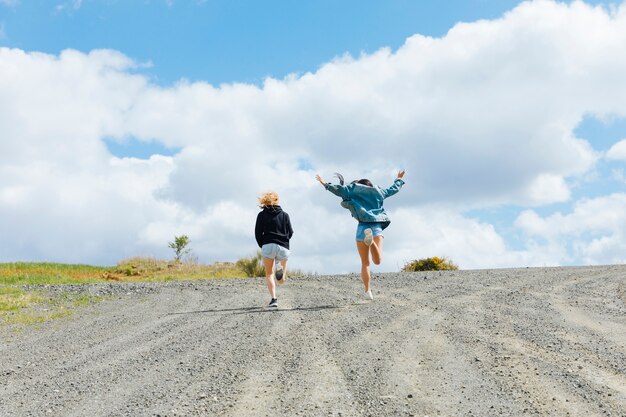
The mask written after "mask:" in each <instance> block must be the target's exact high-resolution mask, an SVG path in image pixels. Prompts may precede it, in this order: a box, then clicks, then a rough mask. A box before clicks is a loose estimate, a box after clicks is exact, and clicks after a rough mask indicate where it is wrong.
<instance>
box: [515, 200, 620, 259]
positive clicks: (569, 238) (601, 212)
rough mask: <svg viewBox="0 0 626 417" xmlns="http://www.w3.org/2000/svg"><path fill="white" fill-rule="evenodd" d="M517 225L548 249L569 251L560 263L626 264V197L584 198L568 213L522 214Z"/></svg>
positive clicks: (532, 212)
mask: <svg viewBox="0 0 626 417" xmlns="http://www.w3.org/2000/svg"><path fill="white" fill-rule="evenodd" d="M515 225H516V226H517V227H519V228H520V229H521V230H522V231H523V232H524V233H526V234H527V235H528V236H530V237H531V238H538V239H539V240H541V243H540V244H539V246H542V247H546V248H553V247H563V248H569V251H568V254H567V255H566V256H565V257H564V258H562V259H559V263H565V262H574V263H583V264H602V263H606V264H609V263H625V262H626V194H623V193H616V194H612V195H609V196H606V197H599V198H594V199H585V200H581V201H579V202H578V203H576V205H575V207H574V209H573V211H572V212H571V213H569V214H562V213H555V214H552V215H550V216H546V217H541V216H540V215H539V214H537V213H536V212H535V211H532V210H528V211H525V212H523V213H522V214H521V215H520V216H519V217H518V219H517V220H516V221H515Z"/></svg>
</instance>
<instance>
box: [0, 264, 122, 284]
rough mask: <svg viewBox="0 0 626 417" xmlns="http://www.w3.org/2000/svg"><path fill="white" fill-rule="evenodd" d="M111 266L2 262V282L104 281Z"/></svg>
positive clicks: (0, 265) (0, 266) (64, 282)
mask: <svg viewBox="0 0 626 417" xmlns="http://www.w3.org/2000/svg"><path fill="white" fill-rule="evenodd" d="M110 269H111V268H108V267H99V266H90V265H70V264H57V263H47V262H38V263H35V262H14V263H0V284H7V285H23V284H77V283H94V282H102V281H104V279H103V276H104V275H103V274H105V273H106V272H107V271H109V270H110Z"/></svg>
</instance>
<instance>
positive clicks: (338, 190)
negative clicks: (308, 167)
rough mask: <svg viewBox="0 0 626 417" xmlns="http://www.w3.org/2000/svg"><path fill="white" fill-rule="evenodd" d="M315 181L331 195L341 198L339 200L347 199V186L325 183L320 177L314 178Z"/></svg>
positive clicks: (348, 193) (348, 194)
mask: <svg viewBox="0 0 626 417" xmlns="http://www.w3.org/2000/svg"><path fill="white" fill-rule="evenodd" d="M315 179H316V180H317V181H319V183H320V184H322V185H323V186H324V188H326V189H327V190H328V191H330V192H331V193H333V194H335V195H337V196H339V197H341V198H349V196H350V192H349V191H348V187H349V186H348V185H339V184H331V183H329V182H325V181H324V179H323V178H322V177H320V176H319V174H318V175H316V176H315Z"/></svg>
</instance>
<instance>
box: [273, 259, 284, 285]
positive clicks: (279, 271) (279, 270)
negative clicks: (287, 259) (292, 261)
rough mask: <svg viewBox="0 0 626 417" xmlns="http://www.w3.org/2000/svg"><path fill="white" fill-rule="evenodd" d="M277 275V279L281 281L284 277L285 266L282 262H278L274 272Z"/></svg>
mask: <svg viewBox="0 0 626 417" xmlns="http://www.w3.org/2000/svg"><path fill="white" fill-rule="evenodd" d="M274 276H275V277H276V281H280V280H282V279H283V266H282V264H281V263H280V262H276V272H275V273H274Z"/></svg>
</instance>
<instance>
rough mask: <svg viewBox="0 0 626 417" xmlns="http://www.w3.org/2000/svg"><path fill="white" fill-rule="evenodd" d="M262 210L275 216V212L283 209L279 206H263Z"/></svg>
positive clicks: (277, 212)
mask: <svg viewBox="0 0 626 417" xmlns="http://www.w3.org/2000/svg"><path fill="white" fill-rule="evenodd" d="M263 211H265V212H266V213H268V214H270V215H272V216H276V215H277V214H279V213H282V211H283V209H282V208H281V207H280V206H265V207H263Z"/></svg>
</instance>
